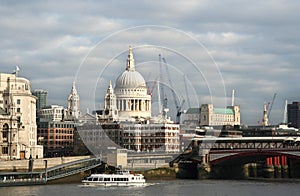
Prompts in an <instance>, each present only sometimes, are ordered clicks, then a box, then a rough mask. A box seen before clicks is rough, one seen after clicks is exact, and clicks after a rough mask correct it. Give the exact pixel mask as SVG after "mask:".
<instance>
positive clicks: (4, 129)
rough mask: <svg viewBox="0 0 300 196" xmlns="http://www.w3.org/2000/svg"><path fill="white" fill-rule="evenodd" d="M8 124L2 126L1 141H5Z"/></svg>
mask: <svg viewBox="0 0 300 196" xmlns="http://www.w3.org/2000/svg"><path fill="white" fill-rule="evenodd" d="M8 129H9V127H8V124H4V125H3V130H2V139H3V141H7V136H8Z"/></svg>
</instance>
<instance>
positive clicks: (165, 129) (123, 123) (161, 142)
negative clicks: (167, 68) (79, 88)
mask: <svg viewBox="0 0 300 196" xmlns="http://www.w3.org/2000/svg"><path fill="white" fill-rule="evenodd" d="M104 102H105V103H104V108H103V111H102V114H101V115H99V122H100V123H101V125H102V128H104V129H105V130H106V131H107V134H108V135H109V137H110V138H111V139H112V140H113V141H114V142H115V143H117V144H118V145H120V146H121V147H124V148H127V149H129V150H135V151H149V150H150V151H156V152H157V151H163V152H179V149H180V147H179V144H180V142H179V124H174V123H173V122H172V121H170V120H169V119H166V118H164V117H163V116H162V115H161V117H160V118H154V117H152V116H151V95H149V94H148V92H147V86H146V82H145V79H144V78H143V76H142V75H141V74H140V73H139V72H138V71H136V69H135V65H134V58H133V52H132V48H129V54H128V58H127V61H126V67H125V71H124V72H123V73H122V74H120V75H119V76H118V77H117V79H116V83H115V87H114V88H113V86H112V83H111V82H110V83H109V85H108V89H107V92H106V95H105V97H104ZM106 127H117V128H113V129H108V128H106Z"/></svg>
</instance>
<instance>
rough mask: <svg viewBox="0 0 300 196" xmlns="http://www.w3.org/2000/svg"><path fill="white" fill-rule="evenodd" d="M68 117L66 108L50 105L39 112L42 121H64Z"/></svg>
mask: <svg viewBox="0 0 300 196" xmlns="http://www.w3.org/2000/svg"><path fill="white" fill-rule="evenodd" d="M65 115H66V110H65V109H64V106H59V105H49V106H46V107H45V108H43V109H40V110H39V111H38V117H39V118H40V120H41V121H63V120H64V117H65Z"/></svg>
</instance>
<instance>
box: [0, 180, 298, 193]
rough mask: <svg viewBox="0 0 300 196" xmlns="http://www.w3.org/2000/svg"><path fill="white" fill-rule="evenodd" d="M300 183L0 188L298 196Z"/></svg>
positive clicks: (189, 182)
mask: <svg viewBox="0 0 300 196" xmlns="http://www.w3.org/2000/svg"><path fill="white" fill-rule="evenodd" d="M299 193H300V181H298V180H297V181H288V182H287V181H280V182H274V181H273V182H266V181H252V180H250V181H246V180H241V181H235V180H170V181H150V182H148V183H147V186H144V187H82V186H81V184H80V183H78V184H53V185H40V186H19V187H2V188H0V195H1V196H15V195H22V196H36V195H41V196H55V195H60V196H62V195H71V196H81V195H85V196H92V195H101V196H103V195H104V196H105V195H124V196H125V195H155V196H160V195H208V196H210V195H212V196H219V195H220V196H221V195H222V196H235V195H236V196H247V195H251V196H253V195H255V196H259V195H263V196H269V195H270V196H283V195H286V196H287V195H299Z"/></svg>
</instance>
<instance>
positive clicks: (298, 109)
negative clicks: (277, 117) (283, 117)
mask: <svg viewBox="0 0 300 196" xmlns="http://www.w3.org/2000/svg"><path fill="white" fill-rule="evenodd" d="M287 114H288V125H289V126H291V127H295V128H300V102H293V103H291V104H288V105H287Z"/></svg>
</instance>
